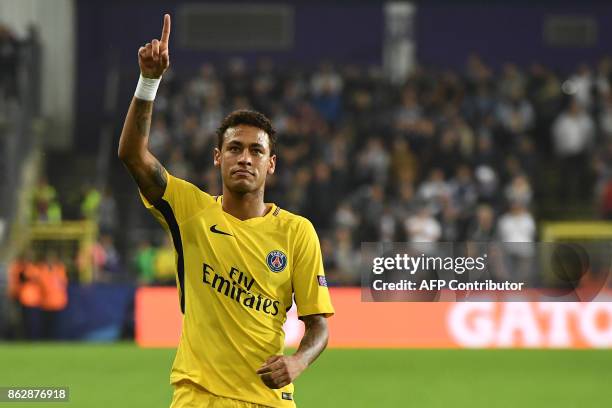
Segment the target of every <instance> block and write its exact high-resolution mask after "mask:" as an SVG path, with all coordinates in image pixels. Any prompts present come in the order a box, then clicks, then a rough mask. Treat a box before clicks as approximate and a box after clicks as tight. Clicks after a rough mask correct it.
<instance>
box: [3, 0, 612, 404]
mask: <svg viewBox="0 0 612 408" xmlns="http://www.w3.org/2000/svg"><path fill="white" fill-rule="evenodd" d="M165 12H168V13H170V14H171V15H172V19H173V21H172V34H171V38H170V55H171V70H170V71H169V72H167V73H166V75H165V76H164V78H163V81H162V84H161V87H160V89H159V92H158V94H157V98H156V101H155V106H154V117H153V123H152V126H151V137H150V149H151V150H152V152H153V153H154V154H155V155H156V156H157V157H158V158H159V159H160V161H161V162H162V164H164V166H165V167H166V168H167V169H168V171H169V172H170V173H172V174H173V175H175V176H177V177H181V178H184V179H187V180H189V181H191V182H192V183H194V184H196V185H197V186H199V187H200V188H202V189H203V190H205V191H207V192H208V193H210V194H220V193H221V181H220V178H219V174H218V171H217V170H216V169H215V168H214V167H213V166H212V151H213V148H214V147H215V144H216V136H215V135H214V131H215V129H216V127H217V126H218V124H219V123H220V121H221V119H222V118H223V117H224V116H225V115H227V114H228V113H229V112H231V111H233V110H235V109H242V108H252V109H256V110H259V111H261V112H263V113H265V114H266V115H267V116H268V117H270V118H271V119H272V121H273V123H274V125H275V127H276V129H277V131H278V133H279V153H278V155H279V159H278V167H277V172H276V174H275V175H274V176H273V177H270V178H269V179H268V184H267V190H266V201H268V202H275V203H276V204H278V205H279V206H280V207H281V208H284V209H286V210H289V211H292V212H296V213H299V214H301V215H303V216H305V217H307V218H309V219H310V220H311V221H312V222H313V224H314V225H315V227H316V230H317V232H318V234H319V238H320V241H321V249H322V251H323V255H324V259H325V268H326V274H327V278H328V282H329V284H330V286H333V287H336V288H334V290H335V292H333V293H338V295H337V296H336V297H334V298H335V299H338V301H337V302H338V304H339V306H338V307H337V309H338V310H339V311H341V310H345V309H343V307H345V308H346V310H347V313H348V311H349V310H352V308H355V307H357V308H359V310H360V312H359V313H363V314H366V315H367V314H368V313H370V314H371V311H368V310H366V308H367V307H366V306H363V305H359V306H356V305H358V304H359V294H358V292H354V291H352V289H345V288H346V287H348V288H350V287H355V286H358V285H359V283H360V269H359V255H360V253H359V252H360V245H361V243H362V242H392V241H413V242H458V241H461V242H464V241H475V242H489V241H499V242H539V241H555V240H571V239H574V240H578V239H579V240H588V241H594V240H597V241H602V242H607V241H609V240H610V239H611V237H612V224H611V223H610V219H611V218H612V92H611V89H610V86H611V82H610V81H611V80H612V58H611V56H612V46H611V45H610V44H611V43H610V38H612V5H609V4H606V3H605V2H599V1H581V2H543V3H541V4H540V3H538V4H536V5H534V4H530V2H526V1H510V2H505V3H501V2H494V3H493V4H488V3H486V2H476V1H459V2H450V1H433V2H385V1H367V2H366V1H360V2H357V1H356V2H350V1H340V2H317V1H315V2H312V1H308V2H307V1H297V0H296V1H289V2H278V1H277V2H258V1H255V2H248V3H240V2H234V1H229V2H207V1H200V2H195V1H183V0H180V1H175V2H172V3H164V2H150V1H118V0H105V1H98V0H92V1H85V0H82V1H79V0H52V1H44V0H21V1H11V0H0V196H1V197H2V200H1V201H0V292H1V293H2V295H1V296H0V339H3V340H6V341H19V342H22V341H25V340H80V341H105V342H106V341H110V342H112V341H117V340H125V341H128V344H132V343H131V342H132V341H133V339H134V338H135V336H136V339H137V340H139V336H140V341H139V344H141V345H147V344H148V345H157V346H171V345H172V344H173V342H175V341H176V338H177V336H178V330H177V328H178V327H180V323H179V324H178V325H177V323H176V322H177V321H178V319H180V317H179V316H178V304H177V302H176V294H175V289H173V288H172V286H173V285H174V279H175V278H174V274H175V259H174V249H173V247H172V244H171V242H170V241H169V240H168V237H167V236H166V235H165V233H164V231H163V230H162V229H161V228H160V227H159V226H158V225H157V224H156V223H155V221H154V219H153V217H151V216H150V214H148V213H147V212H146V210H145V209H144V208H143V207H142V205H141V203H140V201H139V198H138V195H137V189H136V186H135V184H134V182H133V181H132V179H131V178H130V176H129V174H128V172H127V171H126V169H125V168H123V166H122V165H121V163H120V161H119V160H118V159H117V157H116V149H117V143H118V139H119V134H120V132H121V127H122V124H123V120H124V117H125V113H126V112H127V107H128V105H129V102H130V100H131V97H132V95H133V92H134V89H135V86H136V83H137V79H138V74H139V70H138V64H137V55H136V53H137V50H138V48H139V47H140V46H141V45H143V44H144V43H146V42H148V41H150V40H151V39H152V38H159V36H160V34H161V26H162V17H163V13H165ZM168 285H169V287H164V286H168ZM149 289H150V290H149ZM160 290H161V292H160ZM168 294H170V295H168ZM162 298H163V299H166V300H165V303H164V302H162V301H160V299H162ZM385 306H387V305H385ZM410 307H414V308H413V309H410ZM489 307H490V309H487V310H488V311H487V310H485V309H482V307H481V308H480V309H478V310H480V312H481V313H488V314H486V316H489V318H490V319H492V321H493V322H494V323H493V324H494V325H495V324H497V326H495V327H497V328H499V327H498V326H500V325H501V326H503V318H502V317H500V316H503V315H504V313H505V312H504V310H505V309H504V308H505V307H506V306H500V305H493V306H491V305H490V306H489ZM508 307H517V306H508ZM576 307H578V306H576ZM147 308H149V309H147ZM150 308H152V309H150ZM447 308H448V310H447ZM167 309H172V310H171V312H169V313H171V314H172V316H171V317H169V318H168V320H167V322H169V323H162V320H163V321H164V322H166V320H164V317H163V316H162V317H159V316H161V315H159V314H158V315H157V316H158V317H159V319H160V320H159V321H157V320H155V317H154V318H153V323H150V322H149V323H142V322H144V320H146V319H145V317H146V316H150V315H147V313H154V314H157V313H162V314H163V313H164V310H167ZM451 309H452V308H451V306H448V305H447V306H439V305H419V306H417V307H415V306H406V305H389V307H388V308H387V309H385V310H387V311H388V313H390V314H395V315H400V316H406V319H407V320H406V322H407V323H406V325H407V326H409V323H410V322H412V323H413V324H414V325H416V326H412V328H413V330H410V331H408V330H406V331H399V332H397V331H396V332H393V333H391V332H386V331H384V330H383V329H382V328H380V329H381V330H383V332H379V333H378V337H377V338H370V337H368V336H365V337H363V336H362V334H363V333H361V334H359V333H357V332H356V330H357V331H359V330H361V331H363V332H365V331H370V332H376V330H373V326H368V324H369V323H368V322H371V324H375V321H376V320H377V317H375V316H372V318H371V320H366V321H365V323H364V320H359V318H360V317H362V315H361V314H360V315H356V313H357V312H354V311H353V312H351V313H353V315H352V316H353V317H352V319H353V320H349V321H344V322H343V321H342V320H339V321H340V322H342V323H337V325H338V326H337V328H336V330H338V337H337V338H340V339H341V340H338V342H337V345H338V346H346V345H349V346H353V347H354V346H358V347H364V346H365V347H368V346H377V347H382V346H385V347H386V346H393V347H398V346H399V347H404V346H406V347H408V346H409V347H413V346H416V347H473V346H483V347H495V346H502V347H523V346H528V347H529V346H531V347H549V346H550V347H555V346H556V347H580V348H584V347H587V348H591V347H605V348H609V347H612V323H610V322H612V310H610V307H609V306H607V304H603V305H602V306H597V309H593V310H594V311H593V310H591V309H589V310H591V311H582V309H576V310H572V311H571V313H570V312H567V313H566V314H564V316H567V318H568V319H570V318H571V319H572V322H571V324H570V326H569V327H570V329H567V330H566V333H565V335H566V337H567V339H566V341H565V342H564V341H561V342H560V343H559V337H558V336H557V337H555V336H554V335H553V334H550V335H548V334H547V333H549V332H548V331H547V330H549V329H550V327H549V326H547V325H546V324H544V325H542V326H538V327H539V328H540V329H541V333H540V337H537V336H536V337H537V339H539V340H537V339H536V340H534V338H535V337H530V336H535V335H533V332H532V331H531V332H527V331H525V330H527V329H524V328H522V326H520V327H519V326H517V327H518V328H514V329H512V328H511V329H509V330H510V332H511V335H510V337H511V338H510V340H507V339H505V338H502V337H503V336H502V335H500V336H502V337H499V338H498V337H495V336H494V335H491V336H493V337H491V338H490V341H489V342H486V341H484V342H483V341H481V343H478V340H474V339H481V340H482V338H483V337H482V333H480V334H479V333H477V332H475V334H474V335H473V336H472V337H470V338H469V339H468V340H465V339H466V337H465V336H463V337H462V335H461V334H457V333H459V332H461V330H459V329H457V330H459V332H456V331H455V332H453V330H455V329H456V325H455V326H453V324H454V323H453V322H452V321H450V320H449V319H450V318H449V316H455V317H454V318H456V319H461V317H457V316H464V318H467V317H465V316H467V315H468V314H469V313H472V312H470V311H466V312H465V313H464V315H461V313H459V312H454V311H453V310H451ZM147 310H149V312H147ZM151 310H153V312H151ZM483 310H484V312H483ZM512 310H514V309H512ZM516 310H518V311H516ZM516 310H514V312H512V313H518V315H519V316H520V318H525V319H527V320H529V319H534V320H538V319H540V318H541V315H540V314H538V313H545V311H544V310H543V308H540V307H539V306H538V305H536V304H533V305H531V306H529V305H528V306H525V308H524V309H520V310H519V309H516ZM568 310H569V309H568ZM139 313H140V314H139ZM402 313H405V314H402ZM458 313H459V314H458ZM572 313H573V314H572ZM588 313H591V314H588ZM415 314H418V315H419V316H420V319H421V320H418V321H417V320H415V321H414V322H413V321H412V320H410V319H411V317H409V316H411V315H412V316H414V315H415ZM338 315H339V316H340V315H341V313H338ZM591 315H592V316H591ZM135 316H136V318H135ZM138 316H141V318H142V319H144V320H142V322H141V323H142V324H143V325H144V326H142V327H141V326H139V324H140V323H139V321H138V320H139V318H138ZM427 316H430V318H429V319H427ZM585 316H587V317H585ZM593 316H594V317H593ZM583 318H584V319H587V320H588V319H589V318H592V319H594V320H593V321H597V322H601V321H603V323H600V324H599V323H598V324H599V326H597V324H595V323H593V325H594V326H593V327H594V328H593V330H590V329H589V328H588V327H587V328H585V327H586V326H584V327H583V326H580V324H579V321H580V320H581V319H583ZM293 319H294V320H295V317H293ZM334 319H335V318H334ZM339 319H341V318H339ZM496 319H497V320H496ZM606 319H607V320H606ZM294 320H292V322H293V321H294ZM383 320H384V319H383ZM519 320H520V319H519ZM568 321H569V320H568ZM383 322H387V323H388V321H383ZM447 322H449V323H448V326H447ZM495 322H496V323H495ZM330 323H331V321H330ZM292 324H293V323H292ZM355 325H358V327H356V326H355ZM468 326H470V325H469V324H468V323H466V327H468ZM139 327H140V328H139ZM453 327H455V329H453ZM468 328H469V327H468ZM333 329H334V327H332V341H333V338H334V337H333V334H334V331H333ZM296 330H297V329H296ZM500 330H501V329H500ZM521 330H523V331H521ZM529 330H531V329H529ZM550 330H552V329H550ZM559 330H561V329H559ZM589 330H590V331H589ZM151 331H152V334H151V333H150V332H151ZM168 332H171V333H170V335H168V334H167V333H168ZM514 332H516V333H515V334H516V336H515V337H516V338H515V337H512V336H513V335H512V333H514ZM453 333H455V334H453ZM461 333H463V334H465V333H464V332H461ZM555 333H557V334H558V332H555ZM585 333H586V334H585ZM589 333H590V334H593V333H595V335H594V336H595V337H589V335H590V334H589ZM148 336H152V337H148ZM156 336H157V337H156ZM164 336H166V337H164ZM360 336H362V337H360ZM385 336H388V337H385ZM393 336H396V337H393ZM288 337H291V338H292V339H293V340H292V341H295V339H296V338H297V339H299V337H295V336H289V335H288ZM468 337H469V336H468ZM485 337H486V336H485ZM351 339H353V340H351ZM356 339H357V340H356ZM470 339H471V340H470ZM504 339H505V340H504ZM530 339H531V340H530ZM555 339H556V340H555ZM504 341H505V343H504ZM555 341H557V343H555ZM20 344H23V343H20ZM290 344H291V343H290ZM26 349H27V347H26ZM598 356H599V357H597V358H602V357H600V355H598ZM606 356H608V355H607V354H606ZM605 358H607V359H608V361H609V360H610V357H609V356H608V357H605ZM166 360H167V359H166ZM166 363H167V364H168V367H167V368H166V367H165V366H163V365H162V366H161V367H162V368H161V370H162V371H163V370H167V369H169V361H166ZM165 373H166V371H163V372H162V374H164V375H165ZM162 377H163V376H162ZM424 401H425V402H426V400H424ZM88 406H93V405H88ZM320 406H323V405H320ZM330 406H334V405H330ZM336 406H337V405H336ZM353 406H357V405H353ZM364 406H375V405H369V404H366V405H364ZM380 406H400V405H397V404H395V403H389V404H387V403H384V404H383V405H380ZM523 406H527V405H523ZM555 406H556V405H555Z"/></svg>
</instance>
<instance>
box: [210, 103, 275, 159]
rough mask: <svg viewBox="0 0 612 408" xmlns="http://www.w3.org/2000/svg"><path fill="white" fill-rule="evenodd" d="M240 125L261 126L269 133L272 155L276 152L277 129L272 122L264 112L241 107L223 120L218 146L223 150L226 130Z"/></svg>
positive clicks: (219, 129) (218, 131)
mask: <svg viewBox="0 0 612 408" xmlns="http://www.w3.org/2000/svg"><path fill="white" fill-rule="evenodd" d="M238 125H248V126H253V127H256V128H259V129H261V130H263V131H264V132H266V133H267V134H268V140H269V142H270V155H273V154H275V152H276V130H274V128H273V127H272V122H270V119H268V118H267V117H266V116H265V115H264V114H262V113H259V112H256V111H252V110H247V109H241V110H237V111H234V112H232V113H230V114H229V115H227V116H226V117H225V119H223V121H222V122H221V126H219V128H218V129H217V147H218V148H219V150H221V146H223V136H224V135H225V131H226V130H227V129H229V128H231V127H234V126H238Z"/></svg>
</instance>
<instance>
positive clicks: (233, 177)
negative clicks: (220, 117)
mask: <svg viewBox="0 0 612 408" xmlns="http://www.w3.org/2000/svg"><path fill="white" fill-rule="evenodd" d="M214 163H215V166H217V167H219V168H220V169H221V177H222V179H223V185H224V186H225V187H226V188H228V189H229V190H230V191H232V192H234V193H239V194H246V193H252V192H255V191H258V190H260V189H263V188H264V187H265V184H266V176H267V175H268V174H272V173H274V168H275V166H276V155H270V139H269V137H268V134H267V133H266V132H264V131H263V130H261V129H259V128H256V127H254V126H248V125H238V126H235V127H231V128H229V129H227V130H226V131H225V135H224V137H223V145H222V146H221V150H219V149H215V157H214Z"/></svg>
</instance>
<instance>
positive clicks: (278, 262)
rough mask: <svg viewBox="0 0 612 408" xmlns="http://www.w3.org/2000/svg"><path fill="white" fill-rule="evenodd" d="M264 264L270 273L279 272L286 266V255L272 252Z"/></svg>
mask: <svg viewBox="0 0 612 408" xmlns="http://www.w3.org/2000/svg"><path fill="white" fill-rule="evenodd" d="M266 263H267V264H268V268H270V270H271V271H272V272H277V273H278V272H281V271H282V270H283V269H285V266H287V255H285V254H284V253H283V252H282V251H278V250H276V251H272V252H270V253H269V254H268V256H267V258H266Z"/></svg>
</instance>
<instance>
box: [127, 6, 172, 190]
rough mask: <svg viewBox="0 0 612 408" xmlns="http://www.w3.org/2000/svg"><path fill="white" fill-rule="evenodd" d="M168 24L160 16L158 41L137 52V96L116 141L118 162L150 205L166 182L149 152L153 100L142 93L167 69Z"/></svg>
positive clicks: (159, 165) (158, 164) (156, 161)
mask: <svg viewBox="0 0 612 408" xmlns="http://www.w3.org/2000/svg"><path fill="white" fill-rule="evenodd" d="M170 23H171V22H170V15H169V14H166V15H164V27H163V29H162V35H161V40H157V39H154V40H152V41H151V42H150V43H147V44H146V45H145V46H144V47H140V49H139V50H138V65H139V66H140V74H141V77H142V78H141V80H140V82H139V85H138V86H139V89H138V90H137V95H138V96H134V98H132V103H131V104H130V108H129V110H128V113H127V116H126V118H125V123H124V124H123V131H122V132H121V138H120V139H119V151H118V155H119V158H120V159H121V161H122V162H123V164H125V166H126V167H127V169H128V170H129V171H130V174H131V175H132V177H133V178H134V180H135V181H136V184H138V188H139V189H140V191H141V192H142V195H144V196H145V198H146V199H147V200H149V201H150V202H154V201H156V200H158V199H160V198H161V197H162V196H163V195H164V191H165V190H166V184H167V182H168V180H167V178H166V172H165V170H164V168H163V166H162V165H161V164H160V163H159V161H158V160H157V159H156V158H155V156H153V154H151V152H150V151H149V129H150V127H151V116H152V113H153V98H154V96H153V97H149V96H150V95H151V92H146V90H147V87H149V89H150V87H156V82H155V81H156V80H157V81H159V80H161V76H162V75H163V73H164V72H165V71H166V70H167V69H168V67H169V66H170V55H169V52H168V39H169V38H170ZM142 90H145V92H142ZM153 94H154V91H153ZM143 95H146V96H143ZM139 96H140V97H139ZM148 99H150V100H148Z"/></svg>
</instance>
